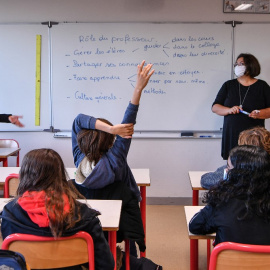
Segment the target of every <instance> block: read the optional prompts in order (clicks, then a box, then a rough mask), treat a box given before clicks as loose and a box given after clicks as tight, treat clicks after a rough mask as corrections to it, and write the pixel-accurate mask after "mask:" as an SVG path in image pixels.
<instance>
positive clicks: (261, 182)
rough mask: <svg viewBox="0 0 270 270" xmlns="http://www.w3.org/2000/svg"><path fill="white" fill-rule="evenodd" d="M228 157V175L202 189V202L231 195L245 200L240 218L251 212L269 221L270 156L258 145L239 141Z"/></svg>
mask: <svg viewBox="0 0 270 270" xmlns="http://www.w3.org/2000/svg"><path fill="white" fill-rule="evenodd" d="M229 159H230V161H231V164H232V166H233V168H232V169H231V170H229V171H228V176H227V179H226V180H224V181H220V182H219V183H218V184H217V185H216V186H214V187H212V188H211V189H210V190H209V191H208V192H207V193H205V197H204V200H203V201H204V202H205V203H208V204H210V205H213V206H215V207H219V206H220V205H222V204H223V203H226V202H228V201H229V200H230V199H232V198H237V197H238V198H241V199H244V201H245V206H246V210H245V213H243V214H241V216H239V217H238V218H239V219H246V218H248V217H252V215H253V214H257V215H258V216H261V217H263V218H264V219H265V220H267V221H270V156H269V154H268V153H267V152H266V151H265V150H264V149H263V148H260V147H257V146H252V145H241V146H237V147H235V148H234V149H232V150H231V152H230V155H229Z"/></svg>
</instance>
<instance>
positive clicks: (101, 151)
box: [72, 61, 154, 201]
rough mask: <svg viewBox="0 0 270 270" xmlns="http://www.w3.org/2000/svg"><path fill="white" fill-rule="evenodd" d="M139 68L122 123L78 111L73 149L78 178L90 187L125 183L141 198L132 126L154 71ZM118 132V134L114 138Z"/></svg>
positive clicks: (97, 187) (146, 67) (150, 65)
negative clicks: (132, 163)
mask: <svg viewBox="0 0 270 270" xmlns="http://www.w3.org/2000/svg"><path fill="white" fill-rule="evenodd" d="M144 63H145V61H142V63H141V64H140V65H138V68H137V82H136V86H135V88H134V91H133V95H132V98H131V102H130V103H129V105H128V107H127V109H126V112H125V115H124V119H123V121H122V124H120V125H115V126H113V125H112V124H111V123H110V122H109V121H107V120H105V119H96V118H95V117H93V116H88V115H84V114H79V115H78V116H77V117H76V118H75V120H74V122H73V126H72V151H73V158H74V163H75V166H76V167H77V171H76V176H75V181H76V183H77V184H81V185H82V186H84V187H87V188H91V189H99V188H103V187H105V186H107V185H109V184H112V183H113V182H116V181H122V182H124V183H125V184H126V185H127V186H128V187H129V188H130V189H131V190H132V191H133V192H134V193H135V195H136V197H137V199H138V201H141V195H140V191H139V189H138V186H137V184H136V182H135V179H134V177H133V175H132V172H131V170H130V168H129V166H128V164H127V155H128V151H129V148H130V144H131V135H132V134H133V125H134V124H135V121H136V116H137V112H138V108H139V102H140V98H141V94H142V91H143V89H144V87H145V86H146V85H147V83H148V81H149V79H150V77H151V76H152V74H153V73H154V70H151V68H152V64H148V65H146V66H145V67H143V66H144ZM115 134H118V135H117V136H116V139H115Z"/></svg>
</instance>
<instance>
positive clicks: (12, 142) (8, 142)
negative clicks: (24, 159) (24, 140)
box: [0, 139, 20, 167]
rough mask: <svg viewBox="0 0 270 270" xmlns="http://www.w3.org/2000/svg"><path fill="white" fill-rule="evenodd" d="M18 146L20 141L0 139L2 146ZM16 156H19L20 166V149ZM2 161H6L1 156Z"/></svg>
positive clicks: (17, 162)
mask: <svg viewBox="0 0 270 270" xmlns="http://www.w3.org/2000/svg"><path fill="white" fill-rule="evenodd" d="M11 147H16V148H20V146H19V143H18V142H17V141H16V140H14V139H0V148H11ZM14 156H17V161H16V164H17V165H16V166H17V167H19V166H20V165H19V164H20V151H18V152H17V153H16V154H14ZM0 162H4V159H3V158H0Z"/></svg>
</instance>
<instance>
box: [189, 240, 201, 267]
mask: <svg viewBox="0 0 270 270" xmlns="http://www.w3.org/2000/svg"><path fill="white" fill-rule="evenodd" d="M198 255H199V253H198V240H197V239H191V240H190V270H198Z"/></svg>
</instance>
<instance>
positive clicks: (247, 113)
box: [239, 110, 249, 115]
mask: <svg viewBox="0 0 270 270" xmlns="http://www.w3.org/2000/svg"><path fill="white" fill-rule="evenodd" d="M239 111H240V113H243V114H246V115H249V112H246V111H243V110H239Z"/></svg>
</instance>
